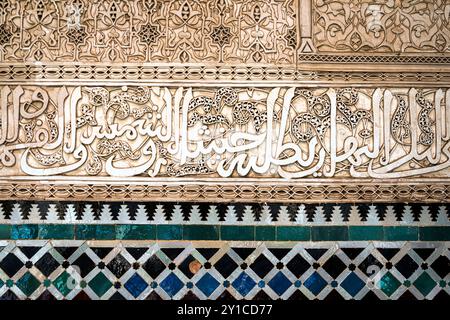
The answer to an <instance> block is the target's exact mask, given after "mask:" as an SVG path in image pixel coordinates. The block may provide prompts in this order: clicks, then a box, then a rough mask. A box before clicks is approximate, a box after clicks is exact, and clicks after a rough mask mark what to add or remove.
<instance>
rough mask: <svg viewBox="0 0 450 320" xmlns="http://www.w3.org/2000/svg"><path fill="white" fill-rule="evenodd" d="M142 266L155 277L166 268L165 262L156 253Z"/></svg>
mask: <svg viewBox="0 0 450 320" xmlns="http://www.w3.org/2000/svg"><path fill="white" fill-rule="evenodd" d="M141 267H142V269H144V270H145V272H147V273H148V275H149V276H150V277H152V278H153V279H155V278H156V277H158V276H159V275H160V273H161V272H163V271H164V269H166V266H165V265H164V263H162V261H161V260H160V259H159V258H158V257H157V256H156V255H153V256H151V257H150V258H149V259H148V260H147V261H146V262H145V263H144V264H143V265H142V266H141Z"/></svg>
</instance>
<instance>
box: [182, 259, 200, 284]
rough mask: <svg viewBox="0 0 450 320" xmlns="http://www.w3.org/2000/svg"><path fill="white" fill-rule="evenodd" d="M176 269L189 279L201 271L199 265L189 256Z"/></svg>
mask: <svg viewBox="0 0 450 320" xmlns="http://www.w3.org/2000/svg"><path fill="white" fill-rule="evenodd" d="M178 269H180V270H181V272H183V273H184V274H185V276H186V277H188V278H189V279H190V278H192V277H193V276H194V275H195V274H196V273H197V272H198V271H199V270H200V269H201V263H200V262H199V261H197V259H195V258H194V257H193V256H191V255H189V256H187V257H186V259H184V260H183V262H182V263H181V264H180V265H179V266H178Z"/></svg>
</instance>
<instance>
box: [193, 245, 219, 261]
mask: <svg viewBox="0 0 450 320" xmlns="http://www.w3.org/2000/svg"><path fill="white" fill-rule="evenodd" d="M197 251H198V252H199V253H200V254H201V255H202V256H203V257H204V258H205V259H206V260H209V259H211V257H212V256H213V255H215V254H216V252H217V251H219V249H217V248H197Z"/></svg>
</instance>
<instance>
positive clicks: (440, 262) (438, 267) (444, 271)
mask: <svg viewBox="0 0 450 320" xmlns="http://www.w3.org/2000/svg"><path fill="white" fill-rule="evenodd" d="M431 268H432V269H433V270H434V271H435V272H436V273H437V274H438V275H439V277H441V278H442V279H444V278H445V277H447V276H448V275H449V273H450V260H449V259H448V258H447V257H446V256H439V257H438V258H437V259H436V260H434V262H433V263H432V264H431Z"/></svg>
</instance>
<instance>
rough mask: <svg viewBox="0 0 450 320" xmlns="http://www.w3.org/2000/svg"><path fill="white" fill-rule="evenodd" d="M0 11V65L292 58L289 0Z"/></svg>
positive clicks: (34, 5) (111, 0)
mask: <svg viewBox="0 0 450 320" xmlns="http://www.w3.org/2000/svg"><path fill="white" fill-rule="evenodd" d="M0 8H1V9H2V10H0V15H1V16H0V19H1V20H2V21H1V23H2V24H1V25H0V45H1V46H2V49H3V50H2V52H1V56H0V58H1V60H3V61H84V62H100V61H111V62H183V63H185V62H189V63H192V62H202V63H203V62H227V63H247V62H261V63H273V64H275V63H276V64H278V63H294V61H295V49H296V46H297V32H296V19H295V17H296V9H295V7H294V5H293V0H285V1H277V0H270V1H244V0H215V1H205V0H196V1H184V0H177V1H161V0H108V1H87V0H67V1H50V0H36V1H34V0H33V1H26V0H22V1H17V0H3V1H1V6H0Z"/></svg>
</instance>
